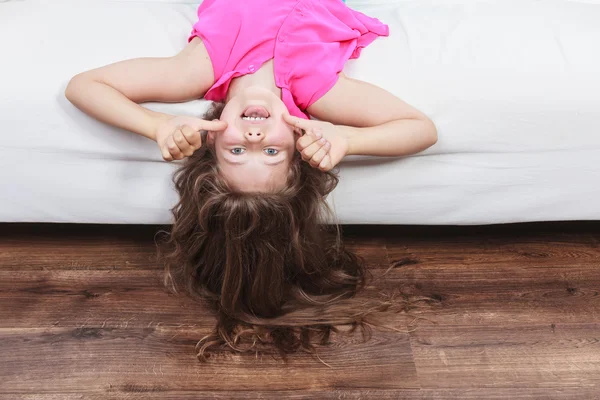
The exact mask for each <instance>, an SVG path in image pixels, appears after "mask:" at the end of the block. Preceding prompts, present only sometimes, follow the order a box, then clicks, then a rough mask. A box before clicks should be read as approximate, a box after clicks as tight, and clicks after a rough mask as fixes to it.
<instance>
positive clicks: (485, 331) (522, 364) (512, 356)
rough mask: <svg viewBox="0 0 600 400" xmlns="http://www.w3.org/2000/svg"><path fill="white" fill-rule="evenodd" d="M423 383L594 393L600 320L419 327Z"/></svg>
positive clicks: (415, 336) (415, 335) (415, 337)
mask: <svg viewBox="0 0 600 400" xmlns="http://www.w3.org/2000/svg"><path fill="white" fill-rule="evenodd" d="M411 344H412V348H413V353H414V357H415V363H416V365H417V371H418V374H419V382H420V383H421V385H422V387H423V388H428V389H431V388H451V387H454V388H476V387H477V388H499V387H506V388H515V387H527V386H529V385H531V384H532V383H533V382H535V386H536V387H537V388H566V387H573V388H587V389H593V388H595V390H597V392H596V394H598V395H600V374H599V373H598V372H599V371H600V324H599V323H587V324H556V325H554V326H550V325H499V326H492V325H482V326H456V325H438V326H422V327H419V329H418V330H417V331H414V332H412V333H411Z"/></svg>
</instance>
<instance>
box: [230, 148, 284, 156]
mask: <svg viewBox="0 0 600 400" xmlns="http://www.w3.org/2000/svg"><path fill="white" fill-rule="evenodd" d="M238 149H240V150H244V149H243V148H241V147H235V148H233V149H231V152H232V153H233V154H242V153H240V152H237V153H236V152H234V150H238ZM267 150H275V151H276V153H269V155H271V156H276V155H277V154H279V150H277V149H273V148H268V149H267Z"/></svg>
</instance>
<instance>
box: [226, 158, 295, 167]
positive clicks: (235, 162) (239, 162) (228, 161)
mask: <svg viewBox="0 0 600 400" xmlns="http://www.w3.org/2000/svg"><path fill="white" fill-rule="evenodd" d="M223 159H224V160H225V162H226V163H227V164H234V165H242V164H246V163H247V162H248V161H246V162H242V161H230V160H228V159H227V158H225V157H223ZM284 161H285V158H282V159H281V160H279V161H276V162H274V163H265V164H266V165H272V166H273V165H277V164H281V163H282V162H284Z"/></svg>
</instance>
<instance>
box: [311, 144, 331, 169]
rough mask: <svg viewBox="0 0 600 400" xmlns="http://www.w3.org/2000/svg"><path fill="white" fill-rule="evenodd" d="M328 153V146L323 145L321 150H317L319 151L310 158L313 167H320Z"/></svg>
mask: <svg viewBox="0 0 600 400" xmlns="http://www.w3.org/2000/svg"><path fill="white" fill-rule="evenodd" d="M326 155H327V148H326V147H325V146H321V148H319V150H317V152H316V153H315V154H314V155H313V156H312V158H311V159H310V161H309V164H310V166H311V167H313V168H319V165H320V164H321V161H323V158H324V157H325V156H326Z"/></svg>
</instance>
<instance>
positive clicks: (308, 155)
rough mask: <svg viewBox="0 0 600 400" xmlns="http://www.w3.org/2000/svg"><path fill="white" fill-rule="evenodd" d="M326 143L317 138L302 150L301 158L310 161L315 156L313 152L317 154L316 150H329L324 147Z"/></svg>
mask: <svg viewBox="0 0 600 400" xmlns="http://www.w3.org/2000/svg"><path fill="white" fill-rule="evenodd" d="M326 143H327V142H326V141H325V142H322V141H321V139H319V140H317V141H316V142H313V143H312V144H311V145H310V146H308V147H307V148H305V149H304V150H303V151H302V159H303V160H304V161H310V160H311V159H313V158H314V157H315V154H317V152H318V151H319V150H321V149H323V151H324V152H325V153H327V152H328V151H329V150H328V149H327V148H326ZM319 161H320V159H319ZM317 165H318V163H317ZM315 166H316V165H315Z"/></svg>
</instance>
